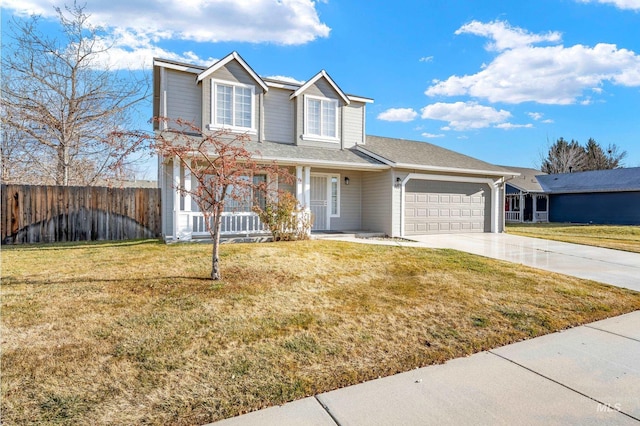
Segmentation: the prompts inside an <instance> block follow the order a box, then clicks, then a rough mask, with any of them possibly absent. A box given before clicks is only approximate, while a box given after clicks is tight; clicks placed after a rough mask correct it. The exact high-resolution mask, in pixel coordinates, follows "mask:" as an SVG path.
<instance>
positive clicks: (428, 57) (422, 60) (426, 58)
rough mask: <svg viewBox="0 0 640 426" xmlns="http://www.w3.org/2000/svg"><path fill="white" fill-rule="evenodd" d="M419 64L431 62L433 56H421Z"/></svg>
mask: <svg viewBox="0 0 640 426" xmlns="http://www.w3.org/2000/svg"><path fill="white" fill-rule="evenodd" d="M419 61H420V62H431V61H433V56H423V57H422V58H420V59H419Z"/></svg>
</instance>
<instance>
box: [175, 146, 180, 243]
mask: <svg viewBox="0 0 640 426" xmlns="http://www.w3.org/2000/svg"><path fill="white" fill-rule="evenodd" d="M179 214H180V159H179V158H178V157H173V239H174V240H175V239H177V238H178V221H179V220H180V217H179Z"/></svg>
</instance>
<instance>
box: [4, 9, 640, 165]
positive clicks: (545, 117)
mask: <svg viewBox="0 0 640 426" xmlns="http://www.w3.org/2000/svg"><path fill="white" fill-rule="evenodd" d="M86 3H87V6H86V11H87V12H88V13H89V14H91V15H92V19H93V21H94V22H95V23H96V24H100V25H103V26H104V27H105V29H106V32H105V34H104V36H105V41H107V42H111V43H112V44H113V46H114V47H113V48H112V49H111V50H110V56H109V57H108V58H105V62H108V63H110V64H111V66H112V67H129V68H134V69H146V70H147V71H148V70H149V68H150V64H151V60H152V58H153V57H154V56H156V57H163V58H167V59H175V60H181V61H186V62H192V63H199V64H205V65H209V64H211V63H212V62H213V61H215V59H216V58H222V57H223V56H225V55H227V54H228V53H229V52H231V51H234V50H236V51H238V52H239V53H240V55H242V57H243V58H244V59H245V60H246V61H247V62H248V63H249V64H250V65H251V66H252V67H253V69H254V70H255V71H256V72H257V73H258V74H260V75H261V76H263V77H271V76H282V77H287V78H293V79H295V80H298V81H304V80H306V79H309V78H311V77H312V76H314V75H315V74H316V73H317V72H318V71H319V70H321V69H325V70H326V71H327V72H328V73H329V74H330V75H331V77H332V78H333V79H334V80H335V81H336V83H337V84H338V85H339V86H340V87H341V88H342V89H343V90H344V91H345V92H347V93H349V94H355V95H360V96H365V97H370V98H373V99H374V101H375V102H374V103H373V104H371V105H368V107H367V108H368V110H367V133H368V134H372V135H380V136H389V137H398V138H406V139H413V140H419V141H428V142H431V143H434V144H437V145H440V146H442V147H445V148H449V149H452V150H455V151H458V152H461V153H464V154H467V155H470V156H473V157H476V158H479V159H481V160H484V161H487V162H490V163H494V164H502V165H512V166H521V167H537V166H539V164H540V161H541V158H542V156H544V155H545V154H546V151H547V149H548V147H549V145H550V144H551V143H553V142H554V141H555V140H556V139H558V138H559V137H564V138H565V139H576V140H578V141H579V142H581V143H583V144H584V143H586V141H587V140H588V139H589V138H594V139H595V140H596V141H598V142H599V143H600V144H601V145H603V146H605V147H606V146H607V145H609V144H616V145H618V147H619V148H620V149H622V150H626V151H627V153H628V155H627V158H626V159H625V161H624V164H625V166H627V167H637V166H640V0H536V1H485V0H431V1H417V0H416V1H404V0H396V1H394V2H387V1H385V2H382V1H371V0H369V1H360V0H348V1H346V0H343V1H339V0H325V1H316V2H312V1H308V0H281V1H276V0H164V1H162V2H160V1H149V0H144V1H143V0H127V1H124V0H111V1H109V2H104V1H96V0H88V1H87V2H86ZM54 4H56V5H60V6H61V5H63V4H64V3H63V2H62V1H58V0H54V1H51V0H48V1H47V0H4V1H3V6H2V7H3V9H2V12H3V24H4V23H5V22H6V19H8V18H9V17H10V16H11V15H12V14H20V15H21V14H25V13H30V12H36V13H40V14H42V15H43V16H44V17H45V18H49V17H51V18H52V19H53V16H54V10H53V5H54ZM52 22H53V21H52ZM5 27H6V25H3V28H5ZM54 27H55V26H54V25H53V24H51V26H50V28H51V29H54ZM3 31H4V30H3ZM142 115H143V116H144V117H145V118H148V117H150V116H151V107H150V105H149V106H148V107H145V110H143V111H142Z"/></svg>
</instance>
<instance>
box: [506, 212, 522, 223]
mask: <svg viewBox="0 0 640 426" xmlns="http://www.w3.org/2000/svg"><path fill="white" fill-rule="evenodd" d="M504 215H505V217H504V220H506V221H507V222H520V212H519V211H508V212H504Z"/></svg>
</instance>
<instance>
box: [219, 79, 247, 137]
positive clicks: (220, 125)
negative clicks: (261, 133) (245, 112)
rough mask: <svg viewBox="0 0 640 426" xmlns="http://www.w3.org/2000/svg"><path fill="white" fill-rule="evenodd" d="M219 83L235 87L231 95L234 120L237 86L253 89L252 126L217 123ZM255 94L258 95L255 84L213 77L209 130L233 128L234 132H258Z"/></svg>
mask: <svg viewBox="0 0 640 426" xmlns="http://www.w3.org/2000/svg"><path fill="white" fill-rule="evenodd" d="M218 85H223V86H232V87H233V88H234V90H233V96H232V97H231V102H232V106H231V114H232V117H233V119H234V120H235V88H236V87H242V88H245V89H251V127H242V126H235V125H223V124H217V123H216V118H217V117H216V113H217V109H216V99H217V91H216V87H217V86H218ZM255 95H256V88H255V86H253V85H250V84H242V83H238V82H235V81H226V80H215V79H211V117H210V118H211V121H210V124H209V130H220V129H227V130H231V131H232V132H237V133H250V134H257V129H256V109H255V102H256V101H255Z"/></svg>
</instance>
